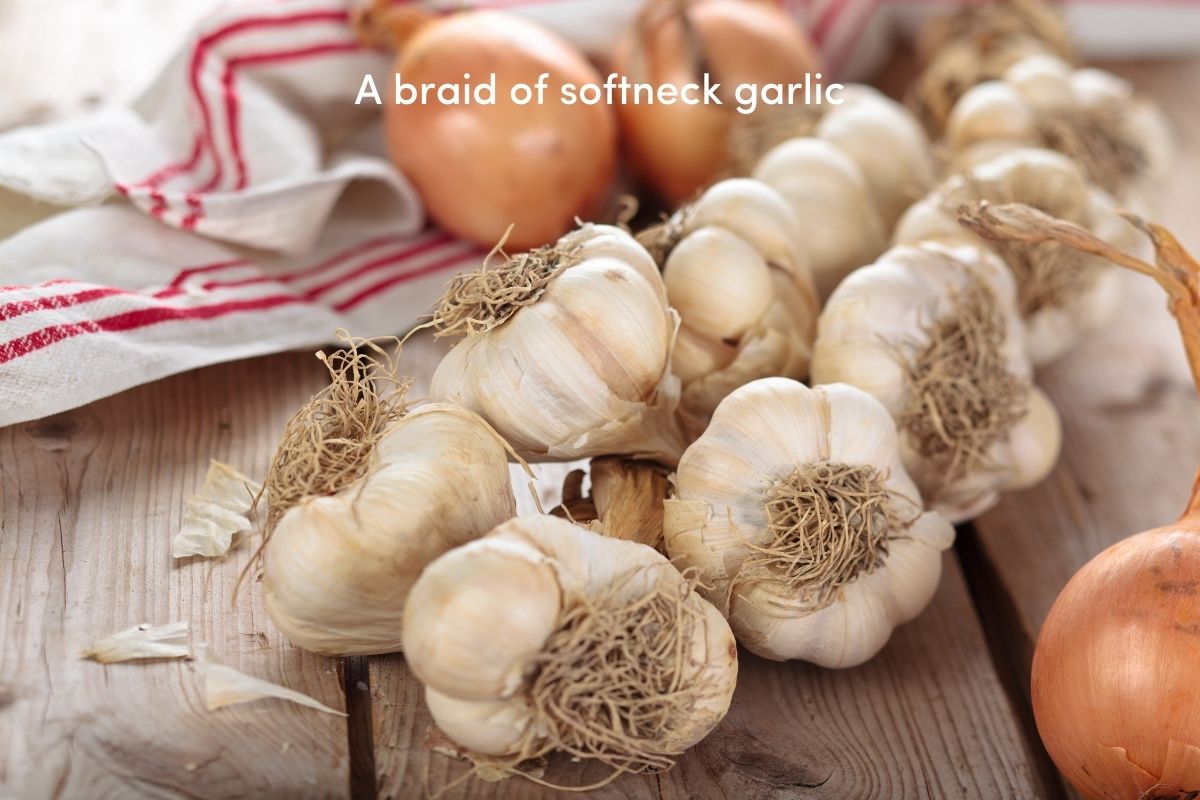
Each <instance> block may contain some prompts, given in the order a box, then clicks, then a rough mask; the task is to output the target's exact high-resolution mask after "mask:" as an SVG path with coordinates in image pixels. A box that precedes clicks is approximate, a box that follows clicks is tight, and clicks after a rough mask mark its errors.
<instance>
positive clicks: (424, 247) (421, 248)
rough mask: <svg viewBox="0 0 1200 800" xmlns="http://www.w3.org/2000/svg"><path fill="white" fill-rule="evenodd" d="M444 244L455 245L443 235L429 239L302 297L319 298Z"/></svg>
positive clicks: (370, 263)
mask: <svg viewBox="0 0 1200 800" xmlns="http://www.w3.org/2000/svg"><path fill="white" fill-rule="evenodd" d="M446 244H455V243H454V242H453V241H452V240H451V239H450V237H449V236H448V235H445V234H443V235H442V236H440V237H437V238H435V239H431V240H429V241H428V242H423V243H421V244H419V245H417V246H415V247H412V248H409V249H406V250H401V251H400V252H399V253H391V254H389V255H386V256H383V257H381V258H377V259H375V260H373V261H368V262H367V263H366V264H363V265H362V266H360V267H357V268H356V269H354V270H353V271H352V272H348V273H347V274H345V275H339V276H338V277H337V278H335V279H334V280H331V281H326V282H325V283H321V284H318V285H316V286H313V287H310V288H309V289H308V290H307V291H305V292H304V295H303V297H304V298H305V299H308V300H312V299H315V298H317V297H320V296H321V295H323V294H326V293H328V292H329V291H330V290H331V289H336V288H337V287H338V286H341V285H342V284H344V283H346V282H348V281H351V280H354V279H355V278H358V277H360V276H362V275H366V274H367V273H368V272H374V271H375V270H377V269H379V268H380V267H386V266H389V265H391V264H396V263H398V262H400V261H404V260H407V259H410V258H416V257H418V256H423V255H425V254H427V253H429V252H430V251H431V250H434V249H435V248H438V247H443V246H445V245H446Z"/></svg>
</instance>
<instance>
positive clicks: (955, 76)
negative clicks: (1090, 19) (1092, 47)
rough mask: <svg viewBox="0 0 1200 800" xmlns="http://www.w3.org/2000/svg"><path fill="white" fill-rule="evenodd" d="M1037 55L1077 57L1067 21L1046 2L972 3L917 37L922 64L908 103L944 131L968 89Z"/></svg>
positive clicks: (927, 122) (929, 125)
mask: <svg viewBox="0 0 1200 800" xmlns="http://www.w3.org/2000/svg"><path fill="white" fill-rule="evenodd" d="M1034 55H1049V56H1055V57H1058V58H1062V59H1064V60H1066V61H1071V60H1073V56H1074V48H1073V47H1072V45H1071V38H1070V35H1069V33H1068V31H1067V26H1066V21H1065V20H1064V19H1063V17H1062V15H1061V14H1060V13H1059V12H1058V11H1057V10H1055V9H1054V8H1053V6H1052V5H1051V4H1049V3H1047V2H1045V0H999V2H987V3H973V4H970V5H968V6H965V7H963V8H962V9H961V10H959V11H957V12H955V13H953V14H947V15H945V16H941V17H934V18H932V19H931V20H930V21H929V22H928V23H926V25H925V27H924V28H923V29H922V30H921V32H920V35H919V36H918V38H917V60H918V61H919V62H921V63H922V64H923V67H922V69H921V71H920V72H919V73H918V74H917V77H916V78H915V79H914V80H913V82H912V85H911V87H910V89H909V92H908V97H907V98H906V99H907V102H908V104H909V105H910V106H911V107H912V108H914V109H915V110H916V112H917V115H918V116H919V117H920V118H921V121H922V122H923V123H924V124H925V127H926V128H927V129H928V130H930V131H932V132H934V133H940V132H941V131H942V130H943V128H944V126H945V125H946V121H947V119H948V117H949V116H950V113H951V109H953V108H954V105H955V103H956V102H957V101H958V99H959V98H960V97H961V96H962V95H963V93H964V92H966V91H967V90H969V89H970V88H971V87H972V86H975V85H976V84H979V83H983V82H984V81H988V80H994V79H996V78H999V77H1000V76H1001V75H1003V74H1004V71H1005V70H1006V69H1008V68H1009V67H1010V66H1012V65H1013V64H1015V63H1016V62H1018V61H1020V60H1021V59H1023V58H1026V57H1029V56H1034Z"/></svg>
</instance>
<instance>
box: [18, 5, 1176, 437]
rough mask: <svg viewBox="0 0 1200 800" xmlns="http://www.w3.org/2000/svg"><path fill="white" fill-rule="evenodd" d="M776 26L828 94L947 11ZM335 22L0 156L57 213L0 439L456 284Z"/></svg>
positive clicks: (552, 8) (464, 252)
mask: <svg viewBox="0 0 1200 800" xmlns="http://www.w3.org/2000/svg"><path fill="white" fill-rule="evenodd" d="M1092 2H1093V5H1090V6H1089V8H1088V9H1083V10H1086V11H1088V12H1089V13H1090V14H1091V16H1090V17H1088V16H1087V15H1084V18H1083V19H1081V20H1080V21H1079V22H1080V25H1081V26H1082V28H1083V29H1084V30H1086V29H1087V26H1088V25H1089V24H1090V25H1092V26H1093V27H1097V26H1098V27H1099V29H1101V30H1104V31H1111V30H1118V31H1124V30H1127V28H1125V27H1121V25H1123V23H1122V20H1126V21H1127V20H1128V15H1129V14H1130V13H1136V18H1137V20H1138V26H1137V28H1138V30H1139V33H1140V32H1143V31H1145V32H1147V34H1146V35H1143V36H1141V38H1140V39H1138V41H1140V42H1142V44H1143V46H1145V45H1146V42H1147V41H1149V40H1148V39H1147V36H1150V34H1149V32H1150V31H1161V32H1162V33H1161V35H1160V36H1159V38H1158V39H1157V40H1155V41H1154V42H1153V47H1154V50H1155V51H1156V52H1161V51H1162V50H1163V49H1164V48H1166V47H1168V46H1169V45H1171V43H1172V42H1173V41H1176V40H1178V41H1180V42H1184V43H1186V44H1195V43H1196V42H1197V41H1200V36H1196V35H1195V30H1196V28H1195V26H1196V24H1197V20H1200V14H1198V13H1197V12H1198V11H1200V9H1197V7H1196V4H1194V3H1186V2H1183V0H1159V2H1157V3H1155V2H1150V3H1141V2H1139V3H1136V4H1135V3H1134V2H1132V1H1130V2H1124V3H1122V2H1119V0H1092ZM442 5H443V6H446V7H450V6H454V5H458V2H457V0H447V1H446V2H444V3H442ZM475 5H477V6H482V7H505V8H509V7H511V8H512V10H513V11H515V12H517V13H521V14H524V15H527V16H529V17H530V18H533V19H535V20H538V21H540V22H543V23H544V24H546V25H548V26H550V27H552V28H554V29H556V30H558V31H559V32H561V33H563V34H564V35H566V36H567V37H568V38H570V39H572V40H574V41H575V42H577V43H578V44H579V45H580V46H581V47H583V48H584V49H585V50H587V51H588V52H590V53H593V54H601V53H603V52H605V51H606V50H607V48H608V47H609V45H610V43H611V41H612V39H613V38H614V37H615V36H616V34H617V33H618V31H619V30H620V29H621V28H622V27H623V26H624V25H625V24H627V22H628V20H629V19H630V17H631V16H632V14H633V13H635V11H636V9H637V8H638V6H639V2H637V0H481V2H477V3H475ZM787 5H788V6H789V8H791V9H792V10H793V11H794V12H795V13H796V14H797V15H798V16H799V17H801V18H802V19H803V20H804V21H805V23H806V24H807V25H808V26H809V28H810V30H811V31H812V32H813V36H814V38H815V39H816V40H817V41H818V43H819V44H820V46H821V47H822V49H823V50H824V51H825V53H826V55H827V58H828V60H829V63H830V65H831V70H832V71H833V72H834V74H835V75H836V76H839V77H854V76H857V75H862V74H864V72H865V71H867V70H869V69H870V68H871V66H872V64H873V63H874V62H876V61H877V60H878V59H879V58H880V57H882V56H884V55H885V54H886V51H887V44H888V41H887V37H888V36H890V35H891V31H892V30H893V29H894V27H895V25H896V24H897V23H898V22H909V23H911V20H912V18H913V17H914V15H919V14H920V13H925V12H928V11H929V10H932V9H937V8H942V7H945V6H946V5H947V3H944V2H937V1H936V0H908V1H907V2H894V3H888V2H884V0H788V2H787ZM1135 5H1136V7H1137V8H1136V11H1132V9H1133V7H1134V6H1135ZM349 8H350V0H282V1H280V0H276V1H275V2H255V3H241V4H238V5H235V6H231V7H228V8H226V9H225V10H223V11H220V12H218V13H216V14H214V15H212V16H210V17H208V18H206V19H205V20H203V21H202V22H201V23H199V24H198V25H197V27H196V29H195V30H194V31H193V33H192V35H191V37H190V38H189V40H188V42H187V44H186V45H185V46H184V47H183V48H182V50H181V52H180V53H179V55H178V56H177V57H176V58H175V59H174V60H173V61H172V62H171V63H170V64H169V65H168V67H167V68H166V69H165V70H164V71H163V72H162V74H161V75H160V76H159V78H158V80H157V81H156V82H155V83H154V84H153V85H152V86H151V88H150V89H149V90H148V91H147V92H146V93H145V94H144V95H143V96H142V98H141V99H140V100H139V101H138V102H137V103H136V104H135V106H134V107H133V108H131V109H126V110H119V111H107V112H103V113H100V114H96V115H94V116H91V117H87V118H83V119H79V120H74V121H70V122H66V123H58V124H53V125H48V126H40V127H36V128H29V129H23V130H17V131H13V132H10V133H8V134H6V135H4V136H0V187H4V188H8V189H11V190H14V191H16V192H19V193H21V194H23V195H27V196H28V197H30V198H34V199H38V200H42V201H48V202H51V203H54V204H56V205H60V206H67V207H70V206H79V207H78V208H75V209H74V210H69V211H64V212H63V213H61V214H59V215H57V216H54V217H51V218H50V219H48V220H46V221H45V222H42V223H40V224H37V225H35V226H33V227H31V228H28V229H26V230H24V231H22V232H20V233H18V234H17V235H15V236H13V237H11V238H9V239H8V240H6V241H4V242H0V425H7V424H12V423H16V422H21V421H25V420H29V419H35V418H38V417H41V416H45V415H47V414H51V413H55V412H58V411H62V410H65V409H68V408H71V407H74V406H78V405H82V404H84V403H87V402H90V401H92V400H95V399H98V398H100V397H104V396H107V395H109V394H112V393H115V392H118V391H121V390H123V389H126V388H129V387H131V386H134V385H137V384H139V383H144V382H146V381H151V380H155V379H157V378H160V377H163V376H165V375H169V374H172V373H176V372H180V371H183V370H187V369H191V368H193V367H197V366H201V365H205V364H212V363H216V362H220V361H227V360H231V359H235V358H242V357H245V356H250V355H257V354H262V353H268V352H275V351H280V350H285V349H290V348H298V347H312V346H316V345H319V344H322V343H325V342H327V341H328V340H329V339H330V336H331V333H332V331H333V330H334V329H335V328H337V327H339V326H340V327H347V328H349V329H351V330H353V331H355V332H356V333H358V334H360V335H371V334H382V333H388V332H397V331H401V330H403V329H405V328H406V327H407V326H409V325H411V324H412V323H413V322H414V321H415V320H416V319H417V317H418V316H419V315H420V314H421V313H423V312H424V311H425V310H426V309H427V308H428V306H429V304H430V302H431V301H432V299H433V298H434V297H435V296H436V295H437V294H438V293H439V291H440V289H441V288H442V286H443V285H444V284H445V281H446V280H447V279H448V278H449V277H450V275H452V274H453V273H454V272H455V271H456V270H459V269H462V268H464V267H466V266H470V265H475V264H477V263H478V261H479V259H480V257H481V255H482V254H481V253H480V252H478V251H477V250H476V249H475V248H472V247H471V246H469V245H466V244H464V243H462V242H459V241H456V240H454V239H452V238H451V237H449V236H447V235H445V234H443V233H440V232H438V231H435V230H429V229H427V228H426V227H425V221H424V217H423V214H422V210H421V207H420V201H419V199H418V198H417V197H416V195H415V193H414V192H413V191H412V189H411V187H410V186H409V184H408V183H407V181H405V180H404V178H403V177H402V176H401V175H400V174H398V173H397V172H396V171H395V170H394V169H393V168H392V167H391V165H390V164H389V162H388V161H387V159H386V158H385V157H384V154H383V147H382V142H383V139H382V134H381V130H380V125H379V120H378V114H377V113H376V111H375V110H374V109H373V108H372V107H366V106H364V107H362V108H356V107H355V106H354V105H353V102H352V101H353V97H354V95H355V93H356V91H357V88H358V86H359V83H360V81H361V79H362V76H363V74H364V73H365V72H368V71H370V72H374V73H375V74H376V79H377V81H379V82H380V85H386V76H387V73H388V72H389V70H390V59H389V58H388V57H386V56H384V55H382V54H379V53H375V52H370V51H364V50H362V49H360V48H359V47H358V45H357V43H356V42H355V40H354V37H353V34H352V32H351V30H350V26H349ZM1073 13H1074V12H1073ZM1156 14H1158V15H1160V16H1159V17H1158V18H1156V17H1155V15H1156ZM1123 15H1124V16H1123ZM1167 18H1170V19H1171V20H1172V21H1173V23H1174V24H1166V23H1164V22H1161V21H1160V22H1157V23H1156V22H1155V19H1160V20H1165V19H1167ZM1088 19H1090V20H1091V22H1090V23H1089V22H1088ZM1104 20H1107V22H1104ZM1101 22H1104V24H1101ZM1185 23H1187V24H1185ZM1188 24H1190V25H1191V26H1192V27H1191V28H1190V29H1189V28H1188ZM1114 25H1117V27H1115V28H1114V27H1113V26H1114ZM1188 30H1190V31H1191V34H1192V35H1190V36H1188V35H1186V32H1187V31H1188ZM1181 31H1182V32H1184V33H1181ZM1150 38H1151V39H1153V37H1152V36H1150ZM1110 39H1111V37H1110ZM1096 41H1104V39H1103V37H1102V36H1098V37H1096ZM1116 41H1117V44H1123V45H1127V44H1128V41H1127V40H1125V39H1121V38H1120V37H1117V40H1116ZM1110 44H1111V42H1110ZM347 130H350V131H352V133H351V134H350V135H348V136H347V135H345V131H347ZM330 141H336V142H337V144H336V145H334V146H331V147H330V146H328V145H327V143H328V142H330ZM122 196H123V198H122ZM104 201H108V202H104ZM102 202H103V205H100V204H101V203H102Z"/></svg>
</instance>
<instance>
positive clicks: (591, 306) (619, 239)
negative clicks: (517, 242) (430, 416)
mask: <svg viewBox="0 0 1200 800" xmlns="http://www.w3.org/2000/svg"><path fill="white" fill-rule="evenodd" d="M559 243H560V245H562V246H564V247H569V248H576V247H577V248H578V259H579V260H578V263H576V264H574V265H573V266H569V267H566V268H565V269H562V270H561V272H560V273H559V274H558V275H557V277H555V278H554V279H553V280H552V281H551V283H550V284H549V285H548V286H547V287H546V288H545V292H544V294H542V295H541V296H540V298H538V299H537V300H536V302H534V303H532V304H530V305H526V306H524V307H522V308H520V309H519V310H518V311H517V312H516V313H515V314H513V315H512V316H511V317H510V318H509V319H507V320H506V321H504V322H502V323H500V324H499V325H497V326H495V327H494V328H492V329H491V330H488V331H485V332H481V333H475V334H472V335H468V336H467V337H466V338H465V339H463V340H462V341H459V342H458V343H457V344H456V345H455V346H454V347H453V348H452V349H451V350H450V352H449V353H447V355H446V357H445V358H444V359H443V360H442V362H441V363H440V364H439V365H438V367H437V370H436V371H435V372H434V375H433V381H432V385H431V394H432V396H433V397H435V398H438V399H448V400H452V401H454V402H457V403H460V404H462V405H463V406H465V407H467V408H470V409H472V410H474V411H476V412H477V413H479V414H480V415H481V416H482V417H483V418H484V419H486V420H487V421H488V422H489V423H491V425H492V426H494V427H495V428H496V430H497V432H499V433H500V435H501V436H503V437H504V438H505V439H506V440H507V441H508V442H509V443H510V444H512V446H513V447H514V448H515V449H516V450H517V451H518V452H519V453H520V454H521V455H522V456H523V457H525V458H528V459H530V460H564V461H568V460H572V459H576V458H583V457H587V456H593V455H610V454H623V455H644V456H648V457H653V458H659V459H662V460H664V461H667V462H673V461H674V460H675V459H676V458H678V454H679V452H680V451H681V450H682V447H683V440H682V434H681V433H680V432H679V430H678V427H677V424H676V423H675V420H674V413H675V410H676V407H677V406H678V403H679V380H678V378H676V377H675V376H674V375H673V374H672V372H671V352H672V348H673V344H674V339H675V330H676V325H677V317H676V315H675V313H674V312H673V311H672V310H671V309H670V307H669V306H668V304H667V298H666V290H665V288H664V286H663V282H662V278H661V276H660V275H659V271H658V269H657V267H656V265H655V263H654V260H653V259H652V258H651V257H650V255H649V254H648V253H647V252H646V250H645V249H644V248H643V247H642V246H641V245H639V244H638V243H637V242H636V241H635V240H634V239H633V237H631V236H630V235H629V234H627V233H625V232H624V231H622V230H620V229H619V228H615V227H612V226H608V225H590V224H587V225H583V226H582V227H581V228H579V229H578V230H576V231H574V232H572V233H570V234H567V236H565V237H563V238H562V239H561V240H559Z"/></svg>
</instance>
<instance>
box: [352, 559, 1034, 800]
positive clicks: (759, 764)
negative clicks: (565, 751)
mask: <svg viewBox="0 0 1200 800" xmlns="http://www.w3.org/2000/svg"><path fill="white" fill-rule="evenodd" d="M945 565H946V572H945V575H944V577H943V580H942V584H941V587H940V588H939V590H938V594H937V597H936V598H935V599H934V601H933V604H932V605H931V607H930V608H929V609H928V610H927V611H926V612H925V614H924V615H923V616H922V617H920V618H919V619H918V620H916V621H915V622H913V623H911V624H909V625H907V626H904V627H902V628H901V629H900V630H899V631H897V633H896V635H895V637H894V639H893V641H892V642H891V643H890V644H889V645H888V646H887V648H886V649H885V650H884V651H883V653H881V654H880V655H879V656H878V657H877V658H876V659H874V660H873V661H871V662H870V663H868V664H866V665H865V666H863V667H860V668H857V669H852V670H845V671H833V670H823V669H819V668H817V667H812V666H809V665H805V664H800V663H774V662H769V661H765V660H763V659H760V658H757V657H754V656H752V655H750V654H748V653H745V652H743V653H741V654H740V658H741V662H740V674H739V677H738V688H737V693H736V695H735V696H734V701H733V707H732V709H731V711H730V713H729V716H728V717H727V718H726V719H725V721H724V722H723V723H722V724H721V726H720V727H719V728H718V729H717V730H716V731H715V732H714V733H713V734H712V735H710V736H709V737H708V739H706V740H705V741H704V742H702V743H701V744H700V745H699V746H698V747H696V748H695V749H694V750H692V751H691V752H689V753H688V754H687V755H686V756H684V757H683V758H682V759H681V760H680V762H679V764H678V765H677V766H676V767H675V769H673V770H672V771H670V772H668V773H666V774H663V775H659V776H629V777H623V778H621V779H619V780H617V781H615V782H613V783H612V784H611V785H609V786H607V787H605V788H604V789H603V790H601V791H598V792H596V793H595V795H594V796H595V797H598V798H647V799H649V798H672V799H674V798H678V800H686V798H696V799H697V800H707V798H733V797H736V798H739V800H742V799H743V798H745V799H746V800H750V799H753V800H768V799H769V800H782V798H829V799H830V800H833V798H838V799H839V800H841V799H843V798H848V797H871V798H896V799H897V800H900V798H904V799H905V800H909V799H910V798H912V799H915V798H938V799H939V800H940V799H941V798H978V797H1005V798H1032V797H1047V796H1052V794H1051V792H1052V791H1053V790H1051V789H1047V788H1046V787H1044V786H1042V785H1040V784H1039V783H1038V781H1037V778H1036V774H1035V771H1034V770H1033V769H1032V768H1031V766H1030V756H1029V753H1028V752H1027V750H1026V745H1025V743H1024V742H1023V740H1022V738H1021V735H1020V733H1019V730H1018V725H1017V723H1016V720H1015V716H1014V714H1013V709H1012V707H1011V706H1010V705H1009V701H1008V698H1007V697H1006V696H1005V694H1004V692H1003V690H1002V689H1001V686H1000V684H999V681H998V679H997V677H996V675H995V671H994V669H993V666H992V663H991V661H990V659H989V656H988V652H987V647H986V644H985V643H984V639H983V633H982V631H981V629H980V626H979V623H978V621H977V620H976V618H975V613H974V609H973V608H972V606H971V601H970V599H969V597H968V595H967V591H966V586H965V584H964V583H963V580H962V575H961V572H960V571H959V569H958V564H957V561H956V560H955V557H954V556H953V555H947V557H946V562H945ZM371 694H372V700H373V717H374V723H375V737H376V743H377V751H376V763H377V765H378V768H379V791H380V796H381V797H384V798H406V797H414V796H420V794H421V793H422V792H424V791H426V790H429V791H433V792H437V791H439V790H442V789H444V788H445V787H447V786H448V785H450V784H451V783H452V782H453V781H454V780H455V779H456V778H459V777H460V776H462V775H463V774H464V773H465V771H466V767H465V766H464V762H460V761H454V760H452V759H450V758H448V757H445V756H441V755H436V754H433V753H431V752H430V751H429V750H428V748H426V747H425V746H424V744H423V742H424V739H425V736H426V734H427V732H428V730H429V728H430V726H431V724H432V721H431V719H430V717H429V714H428V712H427V710H426V709H425V707H424V701H423V699H422V692H421V688H420V686H419V684H418V683H417V681H416V680H415V679H414V678H413V677H412V676H411V675H410V674H409V672H408V670H407V669H406V667H405V666H404V660H403V658H402V657H401V656H391V657H388V658H382V659H373V661H372V664H371ZM605 775H606V770H605V769H604V768H603V767H600V766H597V765H594V764H593V765H590V766H589V765H577V764H571V763H569V762H566V761H558V762H555V763H554V764H553V765H552V769H551V772H550V774H549V775H548V776H547V777H548V778H549V779H551V780H554V781H556V782H558V783H560V784H563V785H584V784H587V783H591V782H595V781H598V780H601V779H603V778H604V777H605ZM440 796H441V797H444V798H446V799H447V800H450V799H451V798H472V799H473V800H480V799H482V798H490V799H492V800H502V799H503V798H514V799H515V798H521V799H522V800H525V799H526V798H528V799H529V800H533V799H534V798H538V799H542V798H550V797H562V798H568V797H577V796H578V795H572V794H568V793H564V792H555V791H553V790H549V789H544V788H541V787H538V786H535V785H533V784H531V783H529V782H527V781H524V780H521V779H512V780H509V781H505V782H501V783H483V782H480V781H478V780H475V779H469V780H466V781H464V782H462V783H460V784H458V785H455V786H454V787H453V788H451V789H449V790H448V791H446V792H445V794H443V795H440Z"/></svg>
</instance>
